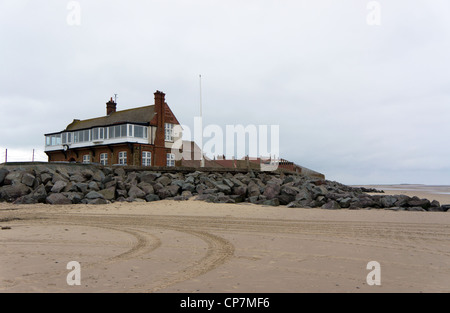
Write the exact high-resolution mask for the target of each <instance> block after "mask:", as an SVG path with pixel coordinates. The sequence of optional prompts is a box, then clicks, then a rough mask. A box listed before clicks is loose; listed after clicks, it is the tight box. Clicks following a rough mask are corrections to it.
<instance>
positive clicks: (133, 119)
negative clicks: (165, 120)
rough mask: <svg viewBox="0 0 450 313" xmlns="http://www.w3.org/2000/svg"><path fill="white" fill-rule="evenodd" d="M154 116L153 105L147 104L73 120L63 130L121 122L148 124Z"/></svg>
mask: <svg viewBox="0 0 450 313" xmlns="http://www.w3.org/2000/svg"><path fill="white" fill-rule="evenodd" d="M154 116H155V106H154V105H148V106H144V107H139V108H134V109H128V110H122V111H116V112H113V113H111V114H110V115H107V116H102V117H97V118H91V119H87V120H73V122H72V123H70V124H69V125H67V127H66V129H65V130H66V131H74V130H80V129H87V128H92V127H102V126H109V125H114V124H122V123H138V124H147V125H149V124H150V121H151V120H152V119H153V117H154Z"/></svg>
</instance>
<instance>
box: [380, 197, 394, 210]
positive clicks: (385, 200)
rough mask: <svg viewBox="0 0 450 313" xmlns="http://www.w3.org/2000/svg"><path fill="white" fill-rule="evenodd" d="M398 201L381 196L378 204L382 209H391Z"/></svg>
mask: <svg viewBox="0 0 450 313" xmlns="http://www.w3.org/2000/svg"><path fill="white" fill-rule="evenodd" d="M397 201H398V198H397V197H396V196H383V197H381V199H380V203H381V204H382V205H383V207H384V208H391V207H394V206H395V203H396V202H397Z"/></svg>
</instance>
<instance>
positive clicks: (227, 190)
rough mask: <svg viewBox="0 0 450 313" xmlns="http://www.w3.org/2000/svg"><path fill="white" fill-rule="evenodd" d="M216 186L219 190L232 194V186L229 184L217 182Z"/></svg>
mask: <svg viewBox="0 0 450 313" xmlns="http://www.w3.org/2000/svg"><path fill="white" fill-rule="evenodd" d="M215 188H216V189H217V190H218V191H219V192H223V193H224V194H226V195H229V194H231V188H230V187H229V186H228V185H225V184H222V183H216V184H215Z"/></svg>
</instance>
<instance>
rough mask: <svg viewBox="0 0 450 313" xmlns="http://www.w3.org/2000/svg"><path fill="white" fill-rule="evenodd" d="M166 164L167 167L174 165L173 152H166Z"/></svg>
mask: <svg viewBox="0 0 450 313" xmlns="http://www.w3.org/2000/svg"><path fill="white" fill-rule="evenodd" d="M166 166H168V167H174V166H175V154H174V153H167V163H166Z"/></svg>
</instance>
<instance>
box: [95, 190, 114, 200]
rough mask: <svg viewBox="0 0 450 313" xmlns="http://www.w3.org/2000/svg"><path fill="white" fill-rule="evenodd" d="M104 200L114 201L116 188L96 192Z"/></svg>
mask: <svg viewBox="0 0 450 313" xmlns="http://www.w3.org/2000/svg"><path fill="white" fill-rule="evenodd" d="M98 193H99V194H101V195H102V196H103V198H105V199H106V200H110V201H111V200H114V199H115V197H116V187H109V188H106V189H102V190H100V191H99V192H98Z"/></svg>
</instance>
